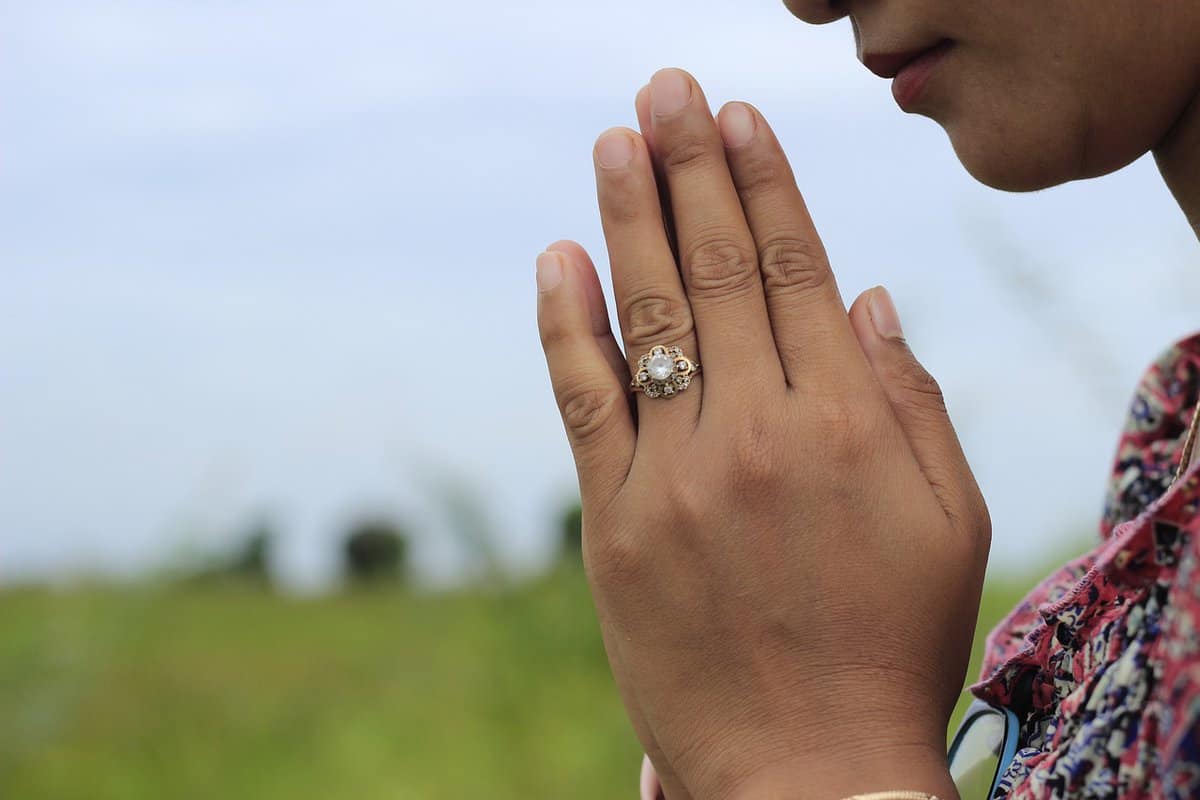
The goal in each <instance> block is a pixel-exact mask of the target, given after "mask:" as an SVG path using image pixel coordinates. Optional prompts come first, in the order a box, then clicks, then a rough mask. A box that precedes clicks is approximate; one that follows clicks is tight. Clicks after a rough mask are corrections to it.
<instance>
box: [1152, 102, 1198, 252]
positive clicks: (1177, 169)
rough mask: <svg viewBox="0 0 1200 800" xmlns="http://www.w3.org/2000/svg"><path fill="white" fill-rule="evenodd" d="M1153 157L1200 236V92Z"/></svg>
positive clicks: (1155, 149)
mask: <svg viewBox="0 0 1200 800" xmlns="http://www.w3.org/2000/svg"><path fill="white" fill-rule="evenodd" d="M1154 160H1155V161H1156V162H1157V163H1158V170H1159V172H1161V173H1162V176H1163V180H1164V181H1166V184H1167V188H1168V189H1170V190H1171V194H1172V195H1174V196H1175V202H1177V203H1179V207H1180V208H1181V209H1183V213H1184V215H1185V216H1187V220H1188V223H1190V224H1191V226H1192V230H1193V231H1194V232H1195V234H1196V237H1197V238H1200V92H1197V93H1196V95H1194V96H1193V97H1192V100H1191V102H1190V103H1188V106H1187V108H1186V109H1184V111H1183V113H1182V114H1181V115H1180V116H1179V119H1177V120H1176V121H1175V124H1174V125H1173V126H1172V127H1171V130H1170V131H1168V132H1167V135H1166V137H1164V138H1163V140H1162V142H1160V143H1159V145H1158V147H1155V148H1154Z"/></svg>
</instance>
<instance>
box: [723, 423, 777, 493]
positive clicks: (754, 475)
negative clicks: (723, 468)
mask: <svg viewBox="0 0 1200 800" xmlns="http://www.w3.org/2000/svg"><path fill="white" fill-rule="evenodd" d="M730 433H731V441H730V443H729V451H728V452H729V459H730V462H731V467H730V477H731V480H732V482H733V484H734V485H736V486H739V487H742V488H752V487H770V486H773V485H775V484H776V483H777V482H778V480H779V478H780V477H781V473H782V469H781V466H782V459H781V458H780V453H779V451H778V442H779V441H780V438H781V437H779V436H778V434H777V432H776V431H775V430H773V428H772V426H771V425H770V424H769V422H768V421H767V420H766V419H764V418H763V417H761V416H757V415H752V416H749V417H748V418H746V419H744V420H743V421H742V422H741V423H740V424H738V425H737V426H736V427H735V428H734V429H733V430H732V431H731V432H730Z"/></svg>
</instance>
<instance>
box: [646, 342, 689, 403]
mask: <svg viewBox="0 0 1200 800" xmlns="http://www.w3.org/2000/svg"><path fill="white" fill-rule="evenodd" d="M698 374H700V362H699V361H692V360H691V359H690V358H688V357H687V356H685V355H684V354H683V349H682V348H679V347H668V346H667V345H665V344H656V345H654V347H651V348H650V349H649V350H648V351H647V352H646V354H645V355H644V356H642V357H641V358H639V359H638V368H637V374H636V375H634V376H633V380H632V381H630V382H629V388H630V389H631V390H632V391H635V392H638V391H640V392H643V393H644V394H645V395H646V397H674V396H675V395H677V394H679V393H680V392H682V391H683V390H684V389H686V388H688V386H690V385H691V383H692V378H694V377H695V376H696V375H698Z"/></svg>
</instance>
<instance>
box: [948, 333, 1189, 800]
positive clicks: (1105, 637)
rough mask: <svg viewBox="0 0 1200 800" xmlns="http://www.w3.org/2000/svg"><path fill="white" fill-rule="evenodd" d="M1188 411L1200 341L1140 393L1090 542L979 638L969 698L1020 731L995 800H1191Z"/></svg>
mask: <svg viewBox="0 0 1200 800" xmlns="http://www.w3.org/2000/svg"><path fill="white" fill-rule="evenodd" d="M1198 401H1200V334H1196V335H1193V336H1191V337H1189V338H1186V339H1183V340H1181V341H1179V342H1177V343H1176V344H1175V345H1173V346H1172V347H1171V348H1169V349H1168V350H1167V351H1166V352H1165V353H1163V354H1162V356H1160V357H1159V359H1158V360H1157V361H1156V362H1155V363H1153V364H1152V365H1151V366H1150V368H1149V369H1148V370H1147V371H1146V373H1145V375H1144V376H1143V378H1142V380H1141V382H1140V383H1139V384H1138V387H1137V390H1136V391H1135V393H1134V397H1133V402H1132V404H1131V406H1130V409H1129V414H1128V417H1127V418H1126V422H1125V427H1124V430H1123V432H1122V433H1121V436H1120V439H1119V441H1118V445H1117V453H1116V459H1115V462H1114V464H1113V469H1112V473H1111V477H1110V480H1109V485H1108V490H1107V494H1106V497H1105V504H1104V512H1103V514H1102V517H1101V520H1100V534H1101V541H1100V543H1099V544H1098V545H1097V546H1096V548H1095V549H1094V550H1092V551H1091V552H1090V553H1088V554H1087V555H1085V556H1083V557H1081V558H1079V559H1077V560H1075V561H1072V562H1071V563H1069V564H1067V565H1066V566H1065V567H1063V568H1062V569H1060V570H1058V571H1057V572H1055V573H1054V574H1053V575H1051V576H1050V577H1049V578H1047V579H1046V580H1045V581H1043V582H1042V583H1041V584H1040V585H1039V586H1038V587H1037V588H1036V589H1034V590H1033V592H1031V593H1030V594H1029V596H1028V597H1027V598H1026V599H1025V600H1024V601H1023V602H1022V603H1021V604H1020V605H1019V606H1018V607H1017V608H1016V609H1015V610H1014V611H1013V612H1012V613H1010V614H1009V616H1008V617H1007V618H1006V619H1005V620H1004V621H1003V622H1001V623H1000V625H999V626H997V627H996V629H995V630H994V631H993V632H992V634H991V636H990V637H989V638H988V648H987V654H986V656H985V662H984V667H983V675H982V678H983V679H982V681H981V682H980V683H978V684H976V685H975V686H973V687H971V691H972V692H974V694H975V695H976V696H978V697H980V698H983V699H985V700H988V701H990V702H992V703H994V704H997V705H1003V706H1006V707H1008V708H1010V709H1012V710H1013V711H1015V712H1016V713H1017V716H1018V717H1019V719H1020V720H1021V723H1022V725H1021V732H1020V738H1019V744H1018V750H1017V755H1016V758H1015V759H1014V761H1013V763H1012V765H1011V766H1010V767H1009V768H1008V770H1007V771H1006V772H1005V774H1004V776H1003V778H1002V780H1001V785H1000V788H999V789H998V790H997V793H996V795H995V797H997V798H1011V800H1026V799H1031V798H1039V799H1040V798H1065V797H1071V798H1115V797H1120V798H1131V799H1133V798H1160V797H1163V798H1200V632H1198V631H1197V625H1198V624H1200V567H1198V566H1197V561H1200V536H1198V535H1197V534H1198V533H1200V514H1197V509H1198V507H1200V471H1198V469H1200V459H1192V460H1191V463H1190V465H1189V466H1188V467H1187V469H1186V471H1184V472H1182V473H1181V474H1179V475H1178V477H1176V475H1177V470H1178V469H1179V467H1180V464H1181V462H1182V458H1183V456H1184V450H1185V447H1184V445H1185V441H1187V440H1189V439H1190V438H1191V437H1189V436H1188V433H1189V431H1190V430H1191V429H1192V424H1191V423H1192V421H1193V418H1194V417H1195V416H1196V415H1195V410H1196V407H1197V403H1198ZM1189 445H1190V442H1189ZM1187 449H1188V455H1190V449H1191V448H1190V446H1189V447H1188V448H1187Z"/></svg>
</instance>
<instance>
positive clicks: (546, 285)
mask: <svg viewBox="0 0 1200 800" xmlns="http://www.w3.org/2000/svg"><path fill="white" fill-rule="evenodd" d="M562 276H563V259H562V255H561V254H559V253H551V252H545V253H542V254H541V255H539V256H538V257H537V288H538V291H539V292H548V291H550V290H551V289H553V288H554V287H555V286H558V285H559V284H560V283H562Z"/></svg>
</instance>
